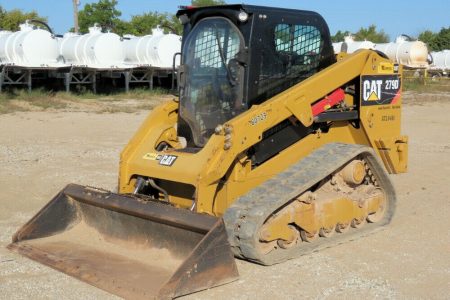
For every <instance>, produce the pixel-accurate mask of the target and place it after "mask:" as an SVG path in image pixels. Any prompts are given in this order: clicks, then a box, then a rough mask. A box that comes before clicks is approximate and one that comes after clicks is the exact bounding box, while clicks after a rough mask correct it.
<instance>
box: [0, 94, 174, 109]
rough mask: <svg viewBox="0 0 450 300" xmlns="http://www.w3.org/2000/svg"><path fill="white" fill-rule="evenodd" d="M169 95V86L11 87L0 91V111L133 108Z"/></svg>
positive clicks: (155, 101)
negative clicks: (113, 89)
mask: <svg viewBox="0 0 450 300" xmlns="http://www.w3.org/2000/svg"><path fill="white" fill-rule="evenodd" d="M166 97H170V95H169V93H168V90H165V89H161V88H155V89H153V90H149V89H133V90H130V92H128V93H124V92H121V93H111V94H102V93H98V94H94V93H92V92H91V91H84V92H79V93H66V92H53V91H47V90H44V89H33V90H32V91H31V92H28V91H27V90H24V89H11V90H9V91H7V92H3V93H0V114H5V113H11V112H15V111H33V110H48V109H56V110H58V109H64V108H68V107H69V106H70V108H71V109H73V110H75V111H76V110H77V109H78V110H83V111H85V110H86V109H87V110H93V111H96V112H100V113H101V112H105V113H114V112H135V111H136V110H150V109H153V108H154V107H155V106H156V105H158V104H159V103H161V101H162V100H163V99H164V98H166Z"/></svg>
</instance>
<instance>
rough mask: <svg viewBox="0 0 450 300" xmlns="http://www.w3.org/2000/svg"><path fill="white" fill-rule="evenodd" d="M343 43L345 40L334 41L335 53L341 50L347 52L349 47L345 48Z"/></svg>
mask: <svg viewBox="0 0 450 300" xmlns="http://www.w3.org/2000/svg"><path fill="white" fill-rule="evenodd" d="M343 44H344V42H338V43H333V50H334V54H338V53H339V52H347V49H343V48H345V47H342V45H343Z"/></svg>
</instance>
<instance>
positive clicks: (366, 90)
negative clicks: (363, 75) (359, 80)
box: [363, 80, 383, 101]
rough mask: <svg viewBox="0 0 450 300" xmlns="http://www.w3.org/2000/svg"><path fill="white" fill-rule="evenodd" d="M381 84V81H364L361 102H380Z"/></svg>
mask: <svg viewBox="0 0 450 300" xmlns="http://www.w3.org/2000/svg"><path fill="white" fill-rule="evenodd" d="M382 84H383V80H364V82H363V100H364V101H378V100H380V96H381V86H382Z"/></svg>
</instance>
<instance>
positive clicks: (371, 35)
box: [354, 25, 389, 43]
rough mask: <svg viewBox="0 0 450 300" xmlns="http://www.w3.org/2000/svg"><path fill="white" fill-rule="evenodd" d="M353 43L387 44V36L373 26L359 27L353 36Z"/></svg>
mask: <svg viewBox="0 0 450 300" xmlns="http://www.w3.org/2000/svg"><path fill="white" fill-rule="evenodd" d="M354 38H355V41H364V40H367V41H371V42H373V43H387V42H389V36H388V35H387V34H386V33H385V32H384V31H383V30H380V31H377V27H376V26H375V25H370V26H369V27H368V28H363V27H361V28H360V29H359V30H358V32H356V33H355V34H354Z"/></svg>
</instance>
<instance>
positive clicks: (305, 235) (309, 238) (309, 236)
mask: <svg viewBox="0 0 450 300" xmlns="http://www.w3.org/2000/svg"><path fill="white" fill-rule="evenodd" d="M300 236H301V237H302V240H303V241H304V242H308V243H312V242H314V241H315V240H317V238H318V237H319V232H318V231H317V232H315V233H309V232H307V231H304V230H302V231H300Z"/></svg>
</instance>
